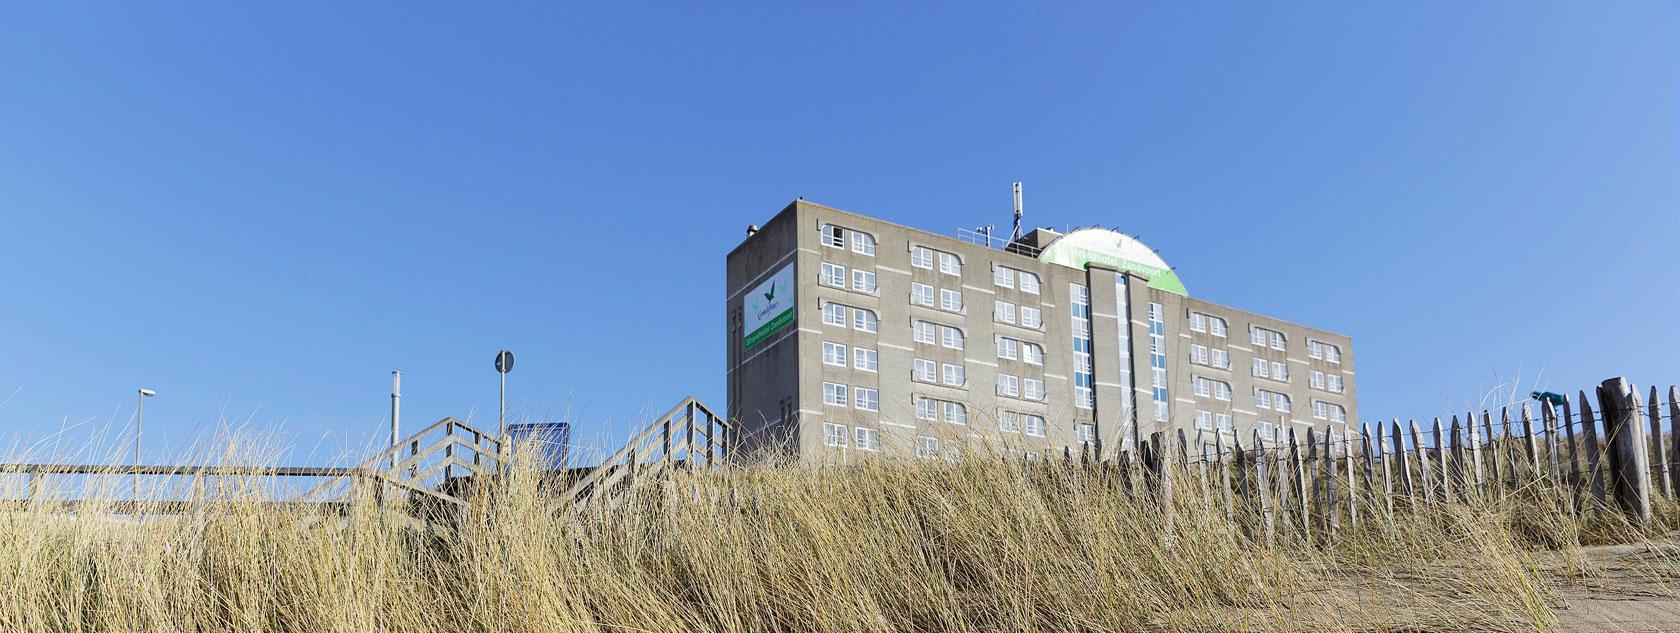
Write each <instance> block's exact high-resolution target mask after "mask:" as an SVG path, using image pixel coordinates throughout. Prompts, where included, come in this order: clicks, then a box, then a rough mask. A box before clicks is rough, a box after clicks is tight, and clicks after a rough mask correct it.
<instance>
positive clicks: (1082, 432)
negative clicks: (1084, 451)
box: [1073, 422, 1097, 444]
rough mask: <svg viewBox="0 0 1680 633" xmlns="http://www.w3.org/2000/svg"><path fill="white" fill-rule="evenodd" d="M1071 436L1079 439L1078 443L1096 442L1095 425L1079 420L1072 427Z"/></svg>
mask: <svg viewBox="0 0 1680 633" xmlns="http://www.w3.org/2000/svg"><path fill="white" fill-rule="evenodd" d="M1073 437H1074V439H1076V440H1079V443H1080V444H1095V443H1097V425H1095V424H1091V423H1089V422H1081V423H1079V424H1078V425H1077V426H1075V427H1073Z"/></svg>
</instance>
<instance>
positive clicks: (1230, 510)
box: [1213, 430, 1237, 521]
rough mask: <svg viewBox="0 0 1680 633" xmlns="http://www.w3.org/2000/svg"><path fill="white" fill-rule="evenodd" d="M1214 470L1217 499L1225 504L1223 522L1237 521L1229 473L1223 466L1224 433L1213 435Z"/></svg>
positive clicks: (1224, 465)
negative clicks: (1217, 473) (1216, 481)
mask: <svg viewBox="0 0 1680 633" xmlns="http://www.w3.org/2000/svg"><path fill="white" fill-rule="evenodd" d="M1213 458H1214V460H1216V461H1214V468H1217V469H1218V470H1219V498H1220V500H1222V501H1224V502H1225V520H1226V521H1235V520H1236V519H1237V511H1236V508H1234V507H1232V506H1231V471H1230V469H1228V468H1226V464H1225V431H1222V430H1220V431H1215V432H1214V434H1213Z"/></svg>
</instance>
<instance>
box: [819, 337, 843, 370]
mask: <svg viewBox="0 0 1680 633" xmlns="http://www.w3.org/2000/svg"><path fill="white" fill-rule="evenodd" d="M822 350H823V364H824V365H834V366H836V367H845V366H846V346H845V345H841V344H839V343H830V342H828V341H823V344H822Z"/></svg>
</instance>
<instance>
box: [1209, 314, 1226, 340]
mask: <svg viewBox="0 0 1680 633" xmlns="http://www.w3.org/2000/svg"><path fill="white" fill-rule="evenodd" d="M1225 329H1226V328H1225V319H1221V318H1219V317H1208V333H1210V334H1213V335H1214V336H1217V337H1219V338H1225Z"/></svg>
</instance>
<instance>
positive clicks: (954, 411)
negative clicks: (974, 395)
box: [941, 402, 968, 425]
mask: <svg viewBox="0 0 1680 633" xmlns="http://www.w3.org/2000/svg"><path fill="white" fill-rule="evenodd" d="M941 404H944V405H945V421H946V422H950V423H951V424H963V425H966V424H968V408H967V407H964V406H962V405H960V404H957V403H955V402H944V403H941Z"/></svg>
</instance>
